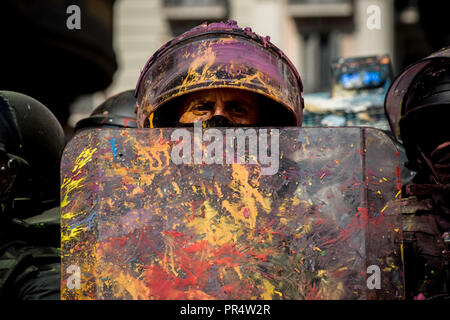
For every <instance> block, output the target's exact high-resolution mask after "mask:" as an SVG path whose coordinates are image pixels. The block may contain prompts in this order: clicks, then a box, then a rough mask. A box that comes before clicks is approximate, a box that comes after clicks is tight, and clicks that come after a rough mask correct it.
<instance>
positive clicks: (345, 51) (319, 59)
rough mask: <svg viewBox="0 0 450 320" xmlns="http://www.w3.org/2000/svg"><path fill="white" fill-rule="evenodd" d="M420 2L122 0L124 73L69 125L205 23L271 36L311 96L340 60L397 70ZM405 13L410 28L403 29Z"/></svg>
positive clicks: (119, 43) (89, 99) (118, 32)
mask: <svg viewBox="0 0 450 320" xmlns="http://www.w3.org/2000/svg"><path fill="white" fill-rule="evenodd" d="M417 1H419V0H398V1H397V0H395V1H394V0H245V1H243V0H117V1H116V4H115V8H114V48H115V52H116V56H117V60H118V65H119V68H118V70H117V72H116V74H115V76H114V80H113V83H112V85H111V86H110V87H109V88H108V89H107V90H105V91H102V92H99V93H97V94H94V95H91V96H85V97H81V99H79V101H78V102H77V103H75V104H74V106H73V108H72V109H73V111H74V113H75V115H74V116H75V118H73V119H72V123H73V122H75V121H76V120H77V119H79V118H80V117H82V114H83V113H84V114H86V113H89V112H90V110H92V109H93V108H94V107H95V106H96V105H98V104H100V103H101V102H102V101H103V100H104V99H106V98H107V97H109V96H111V95H113V94H116V93H118V92H121V91H124V90H127V89H131V88H134V87H135V85H136V82H137V79H138V77H139V73H140V70H141V69H142V68H143V66H144V64H145V63H146V61H147V59H148V58H149V57H150V56H151V55H152V54H153V53H154V52H155V51H156V50H157V49H158V48H159V47H160V46H161V45H162V44H164V43H165V42H166V41H168V40H170V39H171V38H173V37H174V36H176V35H179V34H181V33H183V32H184V31H186V30H188V29H190V28H192V27H194V26H196V25H199V24H200V23H202V22H205V21H207V22H212V21H226V20H228V19H232V20H236V21H237V23H238V25H239V26H241V27H247V26H249V27H251V28H252V30H253V31H255V32H257V33H258V34H261V35H263V36H266V35H269V36H270V38H271V41H272V42H273V43H274V44H276V45H277V46H278V47H279V48H280V49H282V50H283V51H284V52H285V54H286V55H287V56H288V57H289V58H290V59H291V60H292V62H293V63H294V65H295V66H296V67H297V69H298V70H299V72H300V75H301V77H302V80H303V83H304V88H305V92H306V93H308V92H317V91H323V90H328V89H330V88H329V86H330V63H331V61H332V60H333V59H336V58H338V57H344V58H345V57H354V56H365V55H379V54H389V55H390V56H391V58H392V61H393V65H394V72H395V71H397V70H396V69H399V68H400V67H403V64H402V63H401V62H402V61H403V60H404V59H403V56H401V57H398V54H396V53H397V52H400V53H402V54H404V55H405V54H407V52H406V51H402V44H399V43H398V41H397V38H398V39H403V38H402V37H397V36H396V30H399V29H400V30H401V27H402V26H403V25H408V24H412V25H414V24H415V25H417V19H415V18H414V13H416V15H417V7H418V6H417ZM411 8H412V10H409V11H408V10H407V9H411ZM402 14H403V16H405V17H406V18H405V17H403V19H404V20H405V21H406V22H405V23H403V24H402V22H401V23H400V24H401V25H400V27H399V22H398V21H399V16H400V18H402V16H401V15H402ZM408 19H409V20H410V21H409V22H408ZM411 20H414V21H412V22H411ZM411 30H412V32H411ZM411 30H410V32H411V34H417V30H415V29H414V28H413V29H411ZM403 40H404V39H403ZM395 41H397V43H396V42H395ZM403 42H405V41H403ZM399 48H400V50H398V49H399ZM422 48H424V45H422ZM427 53H428V52H427ZM424 55H425V52H424ZM417 58H420V56H419V57H417ZM396 60H398V61H400V60H402V61H400V63H396V62H397V61H396Z"/></svg>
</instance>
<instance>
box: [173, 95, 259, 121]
mask: <svg viewBox="0 0 450 320" xmlns="http://www.w3.org/2000/svg"><path fill="white" fill-rule="evenodd" d="M178 110H179V122H181V123H193V122H196V121H206V120H208V119H210V118H212V117H213V116H223V117H225V118H227V119H228V120H229V121H230V122H232V123H235V124H244V125H246V124H248V125H254V124H257V123H258V121H259V118H260V115H259V108H258V96H257V95H256V94H255V93H252V92H249V91H245V90H239V89H225V88H223V89H211V90H203V91H198V92H194V93H192V94H189V95H187V96H186V97H185V98H183V99H182V100H181V104H180V107H179V109H178Z"/></svg>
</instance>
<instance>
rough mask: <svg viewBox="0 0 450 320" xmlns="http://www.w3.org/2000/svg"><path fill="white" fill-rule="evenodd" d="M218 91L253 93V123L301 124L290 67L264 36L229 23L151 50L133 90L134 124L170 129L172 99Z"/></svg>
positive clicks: (297, 82)
mask: <svg viewBox="0 0 450 320" xmlns="http://www.w3.org/2000/svg"><path fill="white" fill-rule="evenodd" d="M220 88H222V89H232V90H246V91H247V92H252V93H254V94H255V95H256V96H257V97H258V108H259V109H260V110H261V114H262V117H261V120H260V123H259V124H258V125H261V126H264V125H266V126H300V125H301V122H302V116H303V98H302V90H303V87H302V82H301V79H300V76H299V74H298V72H297V71H296V69H295V67H294V66H293V64H292V63H291V62H290V60H289V59H288V58H287V57H286V56H285V55H284V54H283V52H282V51H281V50H280V49H278V48H277V47H276V46H275V45H273V44H272V43H271V42H270V41H269V37H265V38H263V37H261V36H259V35H257V34H255V33H254V32H252V31H251V29H250V28H245V29H242V28H240V27H238V26H237V24H236V22H235V21H231V20H230V21H228V22H227V23H223V22H216V23H211V24H207V23H203V24H201V25H199V26H197V27H195V28H193V29H191V30H189V31H187V32H186V33H184V34H182V35H181V36H178V37H177V38H175V39H173V40H172V41H169V42H168V43H166V44H165V45H164V46H162V47H161V48H160V49H159V50H158V51H156V53H155V54H154V55H153V56H152V57H151V58H150V60H149V61H148V62H147V64H146V65H145V67H144V69H143V70H142V72H141V76H140V78H139V81H138V84H137V87H136V93H135V94H136V97H137V103H136V112H137V121H138V126H139V127H141V128H143V127H171V126H176V125H177V112H176V110H174V109H175V108H176V105H177V99H180V98H181V97H183V96H185V95H187V94H194V93H197V92H199V91H201V90H208V89H220Z"/></svg>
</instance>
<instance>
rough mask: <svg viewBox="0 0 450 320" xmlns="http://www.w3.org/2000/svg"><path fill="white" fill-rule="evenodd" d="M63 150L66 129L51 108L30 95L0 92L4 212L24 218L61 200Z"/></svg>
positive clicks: (0, 175) (0, 159) (0, 148)
mask: <svg viewBox="0 0 450 320" xmlns="http://www.w3.org/2000/svg"><path fill="white" fill-rule="evenodd" d="M63 149H64V131H63V129H62V127H61V125H60V124H59V122H58V120H57V119H56V117H55V116H54V115H53V113H52V112H51V111H50V110H49V109H47V107H45V106H44V105H43V104H41V103H40V102H39V101H37V100H35V99H33V98H31V97H29V96H27V95H24V94H21V93H17V92H11V91H0V180H1V183H2V187H1V189H0V192H1V206H2V211H3V212H7V213H13V215H14V216H16V217H21V218H22V217H25V216H30V215H33V214H35V213H37V212H36V210H41V209H42V208H43V207H42V206H44V205H45V204H46V203H52V205H54V204H55V202H56V203H57V201H59V183H60V181H59V169H60V160H61V155H62V152H63ZM24 204H25V205H26V208H23V207H22V205H24ZM21 208H22V209H24V210H22V209H21Z"/></svg>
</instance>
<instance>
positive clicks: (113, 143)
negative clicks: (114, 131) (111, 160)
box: [109, 138, 117, 157]
mask: <svg viewBox="0 0 450 320" xmlns="http://www.w3.org/2000/svg"><path fill="white" fill-rule="evenodd" d="M109 142H110V143H111V147H112V151H113V152H114V157H115V156H116V154H117V148H116V138H111V140H109Z"/></svg>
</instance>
